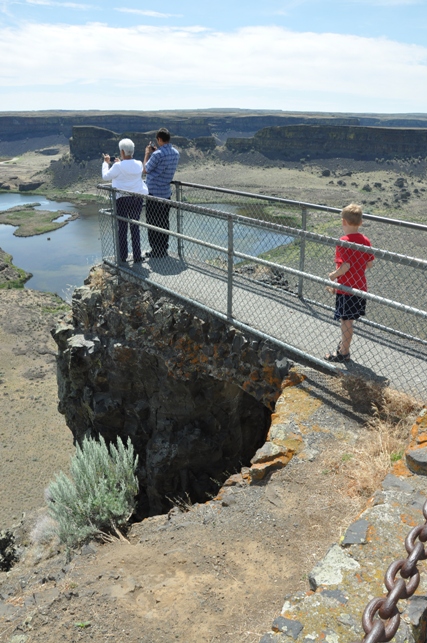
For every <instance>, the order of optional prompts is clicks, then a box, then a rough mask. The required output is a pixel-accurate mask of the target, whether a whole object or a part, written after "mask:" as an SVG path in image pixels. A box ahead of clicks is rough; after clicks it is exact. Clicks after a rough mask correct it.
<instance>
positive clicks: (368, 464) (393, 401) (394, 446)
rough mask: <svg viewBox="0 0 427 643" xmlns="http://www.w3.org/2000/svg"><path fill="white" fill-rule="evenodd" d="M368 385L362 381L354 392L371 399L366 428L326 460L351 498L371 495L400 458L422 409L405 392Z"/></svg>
mask: <svg viewBox="0 0 427 643" xmlns="http://www.w3.org/2000/svg"><path fill="white" fill-rule="evenodd" d="M359 384H360V383H359V382H358V385H359ZM370 384H371V383H369V382H365V383H362V385H359V386H358V387H357V390H356V391H355V393H356V394H357V395H360V394H362V392H363V394H364V395H366V396H367V395H368V393H371V397H370V399H368V398H366V399H365V403H368V402H369V403H370V405H371V413H372V415H371V417H370V419H369V420H368V422H367V424H366V426H365V429H364V430H363V431H362V432H361V433H360V435H359V436H358V439H357V442H356V444H355V445H354V446H353V447H349V446H348V445H347V446H346V447H344V446H343V448H342V449H341V452H340V453H338V455H336V454H335V456H334V459H333V461H330V462H328V466H329V467H330V468H331V469H332V470H333V471H334V472H335V473H336V474H339V475H341V476H343V487H342V491H343V493H344V494H346V495H348V496H350V497H353V498H354V497H361V498H368V497H370V496H371V495H372V494H373V493H374V492H375V491H376V489H378V488H379V486H380V484H381V482H382V480H383V479H384V477H385V476H386V474H387V473H388V472H389V471H390V470H391V468H392V466H393V464H394V462H396V461H398V460H400V459H401V458H402V457H403V455H404V451H405V448H406V446H407V444H408V441H409V435H410V431H411V427H412V425H413V423H414V421H415V419H416V417H417V415H418V413H419V412H420V410H421V408H422V405H421V404H420V403H419V402H417V401H416V400H415V399H414V398H412V397H410V396H408V395H405V394H404V393H399V392H398V391H393V390H391V389H389V388H380V387H378V386H377V385H373V386H372V385H371V386H370Z"/></svg>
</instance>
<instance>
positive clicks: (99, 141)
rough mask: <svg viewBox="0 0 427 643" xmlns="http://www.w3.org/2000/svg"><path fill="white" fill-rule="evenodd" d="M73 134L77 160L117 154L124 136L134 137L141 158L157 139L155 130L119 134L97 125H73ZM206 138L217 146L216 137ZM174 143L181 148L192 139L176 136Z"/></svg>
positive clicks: (73, 146)
mask: <svg viewBox="0 0 427 643" xmlns="http://www.w3.org/2000/svg"><path fill="white" fill-rule="evenodd" d="M72 134H73V135H72V137H71V138H70V152H71V154H72V155H73V157H74V159H75V160H76V161H84V160H90V159H99V158H100V157H101V155H102V154H110V156H115V155H116V154H117V153H118V143H119V141H120V139H122V138H130V139H132V141H133V142H134V143H135V148H136V150H137V152H138V154H137V156H138V158H141V157H143V156H144V150H145V147H146V146H147V145H148V144H149V143H150V142H151V141H155V137H156V132H155V131H151V132H131V131H126V132H122V133H121V134H118V133H117V132H113V131H111V130H109V129H105V128H102V127H95V126H93V125H85V126H83V125H76V126H74V127H73V132H72ZM206 138H208V139H211V140H212V142H213V145H214V146H215V139H214V138H213V137H212V136H209V137H206ZM196 140H197V139H196ZM172 143H173V145H176V146H178V147H179V148H180V149H181V148H186V147H188V146H189V145H190V140H189V139H188V138H185V137H184V136H174V137H173V140H172Z"/></svg>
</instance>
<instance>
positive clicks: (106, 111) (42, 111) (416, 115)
mask: <svg viewBox="0 0 427 643" xmlns="http://www.w3.org/2000/svg"><path fill="white" fill-rule="evenodd" d="M183 112H202V113H203V112H213V113H215V112H218V113H223V112H230V113H235V112H245V113H249V114H287V115H289V116H293V115H298V116H301V115H319V116H322V115H328V116H355V117H357V116H377V117H378V116H386V117H390V116H395V117H410V118H426V119H427V111H426V112H338V111H337V112H332V111H309V110H282V109H251V108H245V107H206V108H198V107H194V108H186V109H155V110H154V109H150V110H142V109H138V110H137V109H37V110H0V116H7V115H9V114H10V115H13V114H20V115H25V114H40V115H41V114H46V113H63V114H64V115H65V114H76V113H78V114H84V113H86V114H89V113H93V114H177V113H183Z"/></svg>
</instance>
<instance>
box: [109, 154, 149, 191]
mask: <svg viewBox="0 0 427 643" xmlns="http://www.w3.org/2000/svg"><path fill="white" fill-rule="evenodd" d="M102 178H103V179H104V181H110V180H111V181H112V186H113V188H117V189H119V190H124V191H126V192H136V193H137V194H148V188H147V186H146V185H145V183H144V181H143V180H142V163H141V161H135V159H127V160H124V161H120V162H119V163H113V165H112V166H111V167H110V168H109V166H108V163H107V162H106V161H104V162H103V164H102Z"/></svg>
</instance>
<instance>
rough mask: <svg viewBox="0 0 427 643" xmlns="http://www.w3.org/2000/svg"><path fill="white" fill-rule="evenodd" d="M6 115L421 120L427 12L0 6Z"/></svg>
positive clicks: (48, 0) (394, 2)
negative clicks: (212, 111)
mask: <svg viewBox="0 0 427 643" xmlns="http://www.w3.org/2000/svg"><path fill="white" fill-rule="evenodd" d="M0 30H1V31H0V59H1V61H2V65H1V67H0V111H30V110H47V109H52V110H58V109H62V110H92V109H95V110H121V111H122V110H142V111H152V110H176V109H207V108H234V109H237V108H238V109H264V110H283V111H286V112H334V113H337V112H338V113H377V114H378V113H383V114H399V113H412V114H413V113H424V114H425V113H427V0H322V2H320V1H318V0H262V1H261V0H256V1H255V0H246V1H245V2H235V1H233V0H215V2H203V0H197V1H193V0H180V2H176V1H175V2H172V1H169V0H156V2H154V1H153V0H147V2H144V1H143V0H142V1H141V0H140V1H139V2H138V1H137V0H122V3H120V2H119V0H117V1H116V0H103V1H102V3H101V2H99V1H98V0H82V1H79V0H76V1H75V2H68V1H67V2H62V1H61V0H0Z"/></svg>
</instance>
